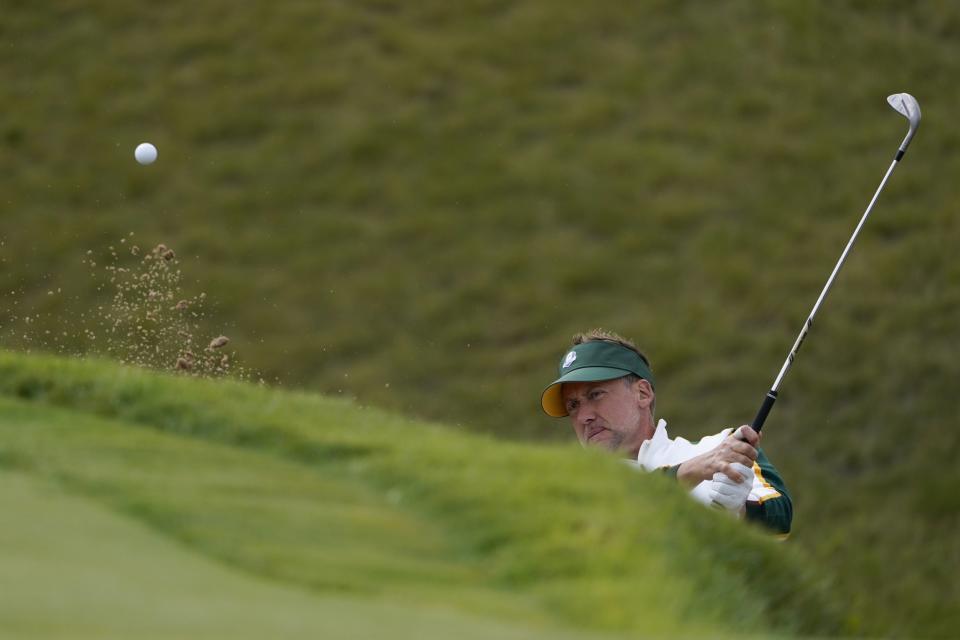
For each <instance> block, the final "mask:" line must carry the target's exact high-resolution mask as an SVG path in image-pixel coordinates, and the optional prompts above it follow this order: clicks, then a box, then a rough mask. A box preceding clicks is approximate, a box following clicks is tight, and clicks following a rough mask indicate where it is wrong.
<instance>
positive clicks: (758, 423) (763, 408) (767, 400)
mask: <svg viewBox="0 0 960 640" xmlns="http://www.w3.org/2000/svg"><path fill="white" fill-rule="evenodd" d="M776 401H777V392H776V391H774V390H772V389H771V390H770V391H767V395H766V397H764V399H763V404H762V405H760V411H757V417H756V418H754V419H753V424H752V425H750V426H752V427H753V430H754V431H756V432H757V433H760V430H761V429H763V423H764V422H766V421H767V414H769V413H770V409H772V408H773V403H774V402H776Z"/></svg>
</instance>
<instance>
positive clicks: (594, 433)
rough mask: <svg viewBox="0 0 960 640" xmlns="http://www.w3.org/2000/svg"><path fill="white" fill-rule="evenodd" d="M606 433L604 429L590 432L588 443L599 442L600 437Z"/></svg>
mask: <svg viewBox="0 0 960 640" xmlns="http://www.w3.org/2000/svg"><path fill="white" fill-rule="evenodd" d="M606 432H607V430H606V429H604V428H603V427H601V428H599V429H594V430H592V431H590V432H589V433H588V434H587V442H593V441H595V440H599V439H600V437H601V436H603V435H604V434H605V433H606Z"/></svg>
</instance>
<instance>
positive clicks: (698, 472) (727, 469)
mask: <svg viewBox="0 0 960 640" xmlns="http://www.w3.org/2000/svg"><path fill="white" fill-rule="evenodd" d="M759 443H760V434H758V433H757V432H756V431H754V430H753V429H751V428H750V427H748V426H747V425H743V426H742V427H740V428H739V429H737V430H736V431H734V432H733V433H731V434H730V435H729V436H727V437H726V438H725V439H724V441H723V442H721V443H720V446H719V447H717V448H716V449H713V450H711V451H707V452H706V453H703V454H700V455H699V456H696V457H695V458H690V459H689V460H687V461H686V462H684V463H683V464H681V465H680V466H679V467H678V468H677V480H679V481H680V482H681V483H683V484H685V485H686V486H688V487H695V486H696V485H698V484H700V483H701V482H703V481H704V480H713V477H714V474H716V473H722V474H724V475H725V476H727V478H729V479H730V480H733V481H734V482H737V483H739V481H740V480H741V479H742V478H744V477H747V476H744V475H742V474H741V473H740V472H739V471H738V470H737V469H736V467H735V466H734V464H735V463H737V464H741V465H743V466H744V467H747V470H748V471H749V470H750V468H752V467H753V462H754V461H755V460H756V459H757V445H758V444H759Z"/></svg>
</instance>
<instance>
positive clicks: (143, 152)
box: [133, 142, 157, 164]
mask: <svg viewBox="0 0 960 640" xmlns="http://www.w3.org/2000/svg"><path fill="white" fill-rule="evenodd" d="M133 157H134V158H136V159H137V162H139V163H140V164H153V161H154V160H156V159H157V148H156V147H155V146H153V145H152V144H150V143H149V142H141V143H140V144H138V145H137V149H136V151H134V152H133Z"/></svg>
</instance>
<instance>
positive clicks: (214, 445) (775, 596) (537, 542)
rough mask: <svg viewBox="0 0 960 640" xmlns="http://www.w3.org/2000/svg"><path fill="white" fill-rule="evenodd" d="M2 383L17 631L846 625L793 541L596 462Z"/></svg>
mask: <svg viewBox="0 0 960 640" xmlns="http://www.w3.org/2000/svg"><path fill="white" fill-rule="evenodd" d="M0 380H2V383H0V388H2V393H3V396H2V398H0V475H2V478H3V480H4V482H3V486H4V489H3V494H2V495H3V496H4V499H5V504H8V505H9V507H10V509H9V510H7V511H6V514H7V516H6V517H7V518H8V520H9V523H10V526H5V527H4V528H5V529H6V531H5V532H4V534H3V536H4V537H3V538H2V540H3V541H4V544H3V545H2V546H3V552H2V553H3V554H4V557H5V558H6V560H8V561H5V562H3V564H2V567H3V569H2V570H0V579H2V580H3V581H4V582H6V584H7V586H8V587H11V589H14V590H19V591H20V593H19V594H18V595H17V596H16V597H14V598H5V599H4V600H5V601H4V603H3V604H0V628H2V629H3V630H4V631H5V632H7V633H11V634H13V635H17V634H18V633H20V632H22V633H24V634H26V635H32V636H33V637H46V634H49V635H50V636H51V637H56V636H57V634H61V635H62V634H67V635H69V633H70V631H71V630H74V631H76V632H77V633H88V634H91V635H96V633H97V630H98V629H100V628H101V627H100V626H98V625H102V629H104V630H105V633H106V632H110V633H113V634H114V635H117V636H119V635H122V634H123V633H125V632H130V631H131V629H132V630H136V631H138V632H139V631H144V632H145V633H146V634H147V635H148V636H156V637H173V636H176V635H177V634H178V633H181V632H185V631H190V632H192V631H193V630H195V631H197V634H198V635H199V636H202V635H203V634H204V633H206V634H208V635H209V636H210V637H215V636H216V634H217V633H229V632H230V630H231V629H234V628H241V627H244V626H245V625H246V623H247V622H249V624H250V626H249V628H247V629H246V633H247V634H248V636H250V637H253V636H255V635H256V634H257V632H258V631H260V630H264V629H267V630H276V632H277V633H288V634H295V633H298V632H302V633H307V632H309V631H310V630H315V629H321V628H326V629H332V630H336V637H353V636H352V635H351V634H354V635H361V634H362V633H363V632H364V630H370V629H371V628H374V627H376V626H377V625H379V628H380V629H381V631H386V630H387V629H394V628H396V630H397V633H398V634H399V636H400V637H402V636H403V635H404V634H411V637H415V635H416V634H415V631H416V630H417V629H419V631H418V632H417V633H422V634H423V635H427V636H432V637H449V635H446V636H445V635H444V633H447V634H449V633H454V634H456V635H458V637H459V629H461V628H463V629H466V630H467V631H468V632H469V634H472V636H464V637H501V633H500V630H502V631H503V634H504V636H503V637H510V635H511V634H512V635H514V636H515V637H527V636H529V637H539V634H544V637H546V636H547V635H549V636H551V637H555V636H556V634H558V633H561V632H562V633H568V634H570V635H571V637H575V636H576V637H579V636H581V635H588V634H590V633H595V632H600V631H604V632H623V633H629V634H633V633H643V634H652V635H656V636H665V635H682V636H685V637H690V636H703V635H710V636H728V635H738V636H740V635H742V634H748V635H750V634H762V635H769V634H771V633H778V634H788V633H837V632H839V631H841V630H842V629H843V614H842V613H841V612H840V610H839V608H838V607H837V605H836V604H835V603H834V602H833V601H832V599H831V597H830V594H829V592H828V591H827V590H826V586H825V585H826V581H825V579H824V577H823V576H820V575H818V573H817V572H816V571H815V570H814V569H812V568H811V567H810V566H809V565H808V564H806V565H805V563H804V561H803V559H802V557H801V556H799V555H798V554H797V552H796V550H794V549H791V548H790V547H789V546H785V545H782V544H778V543H776V542H774V541H772V540H771V539H769V537H768V536H766V535H762V534H761V533H759V532H754V531H751V530H749V529H748V528H747V527H745V526H743V525H742V524H740V523H737V522H734V521H732V520H730V519H728V518H726V517H725V516H723V515H722V514H718V513H716V512H712V511H709V510H705V509H702V508H701V507H699V506H698V505H696V504H694V503H693V502H692V501H691V500H689V499H688V498H686V497H685V496H683V495H682V493H681V492H680V491H679V490H678V489H676V488H675V487H673V486H672V485H671V484H669V483H667V482H666V481H664V480H663V479H661V478H658V477H655V476H648V475H645V474H638V473H636V472H635V471H633V470H631V469H629V468H627V467H626V466H624V465H622V464H621V463H620V462H618V461H615V460H611V459H609V458H607V457H605V456H603V457H601V456H594V455H584V454H583V453H582V452H580V451H578V450H573V449H572V448H566V447H561V448H557V447H534V446H530V445H518V444H506V443H500V442H496V441H492V440H488V439H486V438H483V437H480V436H476V435H471V434H466V433H456V432H454V431H452V430H450V429H444V428H440V427H437V426H434V425H428V424H422V423H416V422H411V421H407V420H401V419H398V418H396V417H393V416H391V415H389V414H385V413H382V412H379V411H375V410H371V409H363V408H360V407H357V406H355V405H353V404H351V403H348V402H344V401H341V400H326V399H322V398H320V397H317V396H310V395H301V394H291V393H286V392H281V391H275V390H269V389H264V388H261V387H255V386H251V385H243V384H238V383H226V382H220V383H214V382H203V381H197V380H189V379H176V378H170V377H164V376H158V375H156V374H149V373H146V372H143V371H140V370H133V369H129V368H121V367H117V366H116V365H112V364H108V363H97V362H80V361H68V360H58V359H49V358H38V357H25V356H19V355H10V354H7V353H3V354H0ZM84 514H91V515H89V516H88V515H84ZM173 543H177V544H173ZM211 561H213V562H211ZM194 577H196V581H194ZM138 578H139V582H138ZM181 581H183V582H184V588H183V590H182V591H178V590H177V589H176V587H177V585H178V584H179V583H180V582H181ZM221 583H222V584H223V587H222V588H221V587H220V586H218V585H220V584H221ZM15 585H21V586H19V587H16V586H15ZM128 586H129V590H128V589H127V587H128ZM5 590H6V589H5ZM114 590H119V591H123V592H124V593H125V595H124V597H122V598H120V599H118V600H116V602H115V603H114V607H113V608H112V609H111V608H107V607H105V604H104V603H105V602H106V601H109V600H111V598H109V594H110V593H111V592H112V591H114ZM75 592H81V593H82V596H83V597H81V598H80V599H78V600H76V601H74V600H72V595H71V594H74V593H75ZM261 593H262V594H263V597H264V599H263V601H262V602H260V603H259V604H252V603H255V602H256V600H257V598H258V594H261ZM285 594H287V595H285ZM141 595H142V596H143V597H144V598H149V599H150V601H151V602H156V603H157V605H158V606H157V607H156V609H154V610H153V611H152V613H150V614H149V615H147V616H146V617H145V618H141V616H140V612H141V610H142V608H143V606H145V605H144V603H143V601H142V600H141V599H140V596H141ZM34 596H36V597H34ZM194 596H195V597H194ZM288 596H289V597H288ZM155 598H156V599H157V600H155ZM314 600H316V602H317V609H316V610H315V611H312V612H310V611H309V609H310V607H311V606H312V605H311V602H313V601H314ZM278 601H280V602H281V604H279V605H278V606H279V607H280V608H279V609H277V610H273V609H272V603H274V602H278ZM340 603H345V604H343V607H344V608H343V609H342V610H341V611H339V612H338V610H337V609H338V607H340V606H341V604H340ZM88 605H89V606H88ZM111 610H113V611H114V612H115V613H114V615H113V616H111V615H110V611H111ZM78 611H79V612H81V613H82V615H79V616H78V617H77V618H76V619H74V617H73V614H74V613H77V612H78ZM232 611H240V612H243V614H242V615H240V616H239V617H236V618H233V617H232V613H231V612H232ZM384 612H386V613H384ZM404 612H406V613H404ZM287 613H289V614H290V616H291V617H292V618H293V620H294V621H296V622H297V624H301V625H302V627H299V628H293V627H290V626H284V625H293V624H294V621H290V620H287V617H286V614H287ZM358 614H359V615H361V616H362V617H363V618H364V619H363V620H352V619H351V620H346V621H344V625H345V626H344V627H343V628H342V629H340V628H339V627H337V625H338V624H339V622H338V621H339V620H340V619H341V617H346V618H353V617H354V616H355V615H358ZM301 618H302V620H301ZM284 620H287V621H286V622H284ZM71 625H73V626H71ZM418 625H419V627H418ZM445 625H447V626H445ZM251 634H252V635H251ZM524 634H526V635H524Z"/></svg>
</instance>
